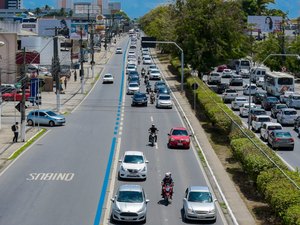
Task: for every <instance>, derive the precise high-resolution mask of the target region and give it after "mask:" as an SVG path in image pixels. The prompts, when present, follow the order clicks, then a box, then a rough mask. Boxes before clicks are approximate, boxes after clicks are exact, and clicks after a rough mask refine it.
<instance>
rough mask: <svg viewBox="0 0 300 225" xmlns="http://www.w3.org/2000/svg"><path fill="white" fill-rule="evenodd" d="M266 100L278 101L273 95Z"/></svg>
mask: <svg viewBox="0 0 300 225" xmlns="http://www.w3.org/2000/svg"><path fill="white" fill-rule="evenodd" d="M267 101H268V102H278V99H277V98H275V97H271V98H267Z"/></svg>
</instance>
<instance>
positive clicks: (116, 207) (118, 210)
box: [114, 205, 121, 213]
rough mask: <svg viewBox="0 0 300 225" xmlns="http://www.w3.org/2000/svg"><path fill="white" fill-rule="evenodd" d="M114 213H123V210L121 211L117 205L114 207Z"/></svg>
mask: <svg viewBox="0 0 300 225" xmlns="http://www.w3.org/2000/svg"><path fill="white" fill-rule="evenodd" d="M114 211H115V212H116V213H120V212H121V210H120V209H119V207H118V206H117V205H115V206H114Z"/></svg>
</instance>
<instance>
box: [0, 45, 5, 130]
mask: <svg viewBox="0 0 300 225" xmlns="http://www.w3.org/2000/svg"><path fill="white" fill-rule="evenodd" d="M4 45H5V43H4V42H3V41H0V47H2V46H4ZM1 76H2V68H0V84H2V80H1ZM1 129H2V90H0V130H1Z"/></svg>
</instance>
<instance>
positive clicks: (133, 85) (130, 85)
mask: <svg viewBox="0 0 300 225" xmlns="http://www.w3.org/2000/svg"><path fill="white" fill-rule="evenodd" d="M138 86H139V85H138V84H136V83H131V84H129V87H138Z"/></svg>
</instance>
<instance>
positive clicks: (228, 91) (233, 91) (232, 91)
mask: <svg viewBox="0 0 300 225" xmlns="http://www.w3.org/2000/svg"><path fill="white" fill-rule="evenodd" d="M226 92H227V93H236V90H227V91H226Z"/></svg>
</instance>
